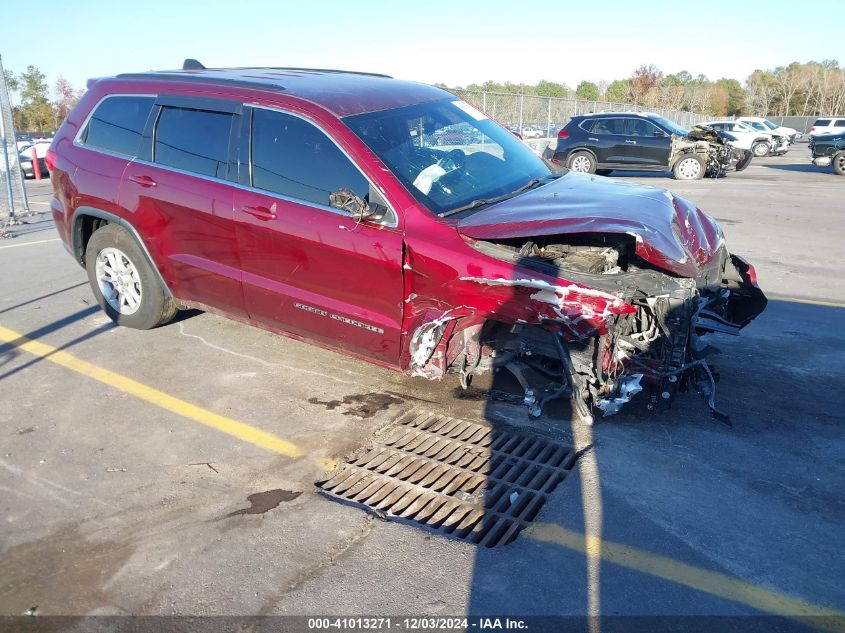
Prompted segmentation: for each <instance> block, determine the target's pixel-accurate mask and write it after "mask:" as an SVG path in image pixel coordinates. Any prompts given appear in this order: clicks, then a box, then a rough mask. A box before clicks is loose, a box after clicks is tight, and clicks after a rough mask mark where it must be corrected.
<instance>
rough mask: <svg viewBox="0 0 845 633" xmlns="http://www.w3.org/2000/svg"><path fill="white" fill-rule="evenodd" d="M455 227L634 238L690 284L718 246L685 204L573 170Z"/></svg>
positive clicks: (640, 251)
mask: <svg viewBox="0 0 845 633" xmlns="http://www.w3.org/2000/svg"><path fill="white" fill-rule="evenodd" d="M458 228H459V230H460V231H461V232H462V233H463V234H465V235H468V236H470V237H473V238H477V239H484V240H490V239H502V238H510V237H533V236H538V235H561V234H572V233H618V234H628V235H633V236H635V238H636V240H637V245H636V252H637V255H639V256H640V257H642V258H643V259H645V260H646V261H648V262H650V263H652V264H654V265H655V266H657V267H659V268H662V269H665V270H668V271H670V272H673V273H675V274H676V275H679V276H682V277H692V278H696V277H698V275H699V273H700V270H701V268H702V267H704V266H706V265H707V264H709V263H710V262H711V261H712V260H713V258H714V257H715V256H716V255H717V254H718V253H719V251H720V250H722V249H723V248H724V237H723V235H722V232H721V230H720V229H719V227H718V225H717V224H716V223H715V222H714V221H713V220H712V219H711V218H710V217H709V216H708V215H707V214H705V213H704V212H702V211H700V210H698V209H696V208H695V206H694V205H692V204H690V203H689V202H687V201H686V200H684V199H683V198H679V197H677V196H673V195H672V194H670V193H669V192H668V191H666V190H664V189H655V188H654V187H648V186H645V185H637V184H632V183H627V182H623V181H619V180H612V179H610V178H601V177H595V176H587V175H582V174H578V173H575V172H569V173H567V174H565V175H564V176H563V177H561V178H559V179H558V180H556V181H554V182H552V183H550V184H548V185H545V186H544V187H540V188H538V189H535V190H533V191H528V192H526V193H524V194H522V195H521V196H518V197H516V198H512V199H510V200H505V201H504V202H500V203H498V204H495V205H492V206H490V207H487V208H485V209H482V210H480V211H478V212H476V213H473V214H472V215H470V216H469V217H467V218H466V219H464V220H461V221H460V222H459V223H458Z"/></svg>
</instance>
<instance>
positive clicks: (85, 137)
mask: <svg viewBox="0 0 845 633" xmlns="http://www.w3.org/2000/svg"><path fill="white" fill-rule="evenodd" d="M154 103H155V97H129V96H127V97H108V98H106V99H104V100H103V101H102V102H100V104H99V105H98V106H97V108H96V109H95V110H94V112H93V114H92V115H91V118H90V119H89V120H88V125H86V126H85V129H84V130H83V132H82V135H81V136H80V137H79V141H80V142H81V143H82V144H83V145H86V146H88V147H98V148H100V149H104V150H107V151H109V152H114V153H116V154H123V155H126V156H135V155H136V154H137V153H138V147H139V146H140V144H141V135H142V134H143V132H144V126H145V125H146V124H147V117H149V115H150V111H151V110H152V109H153V104H154Z"/></svg>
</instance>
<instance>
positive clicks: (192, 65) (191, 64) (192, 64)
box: [182, 58, 205, 70]
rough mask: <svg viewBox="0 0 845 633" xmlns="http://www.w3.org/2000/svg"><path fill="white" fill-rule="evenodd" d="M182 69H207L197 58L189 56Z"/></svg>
mask: <svg viewBox="0 0 845 633" xmlns="http://www.w3.org/2000/svg"><path fill="white" fill-rule="evenodd" d="M182 70H205V66H203V65H202V64H200V63H199V62H198V61H197V60H195V59H190V58H188V59H186V60H185V63H184V64H182Z"/></svg>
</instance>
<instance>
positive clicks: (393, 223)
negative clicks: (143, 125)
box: [73, 92, 399, 229]
mask: <svg viewBox="0 0 845 633" xmlns="http://www.w3.org/2000/svg"><path fill="white" fill-rule="evenodd" d="M112 97H150V98H152V99H153V100H155V99H157V98H158V93H147V92H144V93H122V92H121V93H114V94H108V95H105V96H103V97H102V98H101V99H100V100H99V101H97V103H96V104H95V105H94V107H93V108H91V111H90V112H89V113H88V116H86V117H85V120H84V121H83V123H82V125H80V126H79V131H77V133H76V136H74V139H73V145H74V147H78V148H80V149H84V150H87V151H89V152H97V153H98V154H105V155H107V156H113V157H115V158H123V159H128V162H130V163H138V164H141V165H148V166H150V167H156V168H158V169H164V170H167V171H172V172H174V173H178V174H184V175H186V176H193V177H194V178H200V179H202V180H208V181H210V182H216V183H220V184H224V185H230V186H232V187H235V188H237V189H240V190H242V191H249V192H251V193H258V194H261V195H264V196H269V197H273V198H279V199H280V200H284V201H285V202H292V203H295V204H301V205H303V206H306V207H310V208H312V209H318V210H320V211H329V212H330V213H333V214H335V215H339V216H341V217H344V218H351V217H352V215H351V214H349V213H347V212H345V211H341V210H340V209H335V208H334V207H330V206H328V205H321V204H317V203H315V202H310V201H308V200H301V199H299V198H293V197H290V196H285V195H282V194H280V193H275V192H272V191H267V190H266V189H259V188H257V187H252V186H248V185H242V184H240V183H238V182H233V181H231V180H225V179H223V178H215V177H213V176H206V175H203V174H197V173H194V172H192V171H187V170H185V169H179V168H178V167H171V166H169V165H162V164H161V163H155V162H152V161H148V160H143V159H141V158H138V157H137V156H133V155H131V154H120V153H118V152H113V151H111V150H107V149H104V148H102V147H95V146H92V145H86V144H84V143H81V142H80V141H79V137H80V136H81V135H82V132H83V131H84V130H85V129H86V128H87V127H88V123H89V121H90V120H91V117H92V116H93V115H94V112H96V111H97V108H99V107H100V105H101V104H102V103H103V101H105V100H106V99H111V98H112ZM243 104H244V105H245V106H249V107H251V108H260V109H263V110H271V111H274V112H280V113H282V114H288V115H290V116H294V117H297V118H299V119H302V120H303V121H305V122H307V123H310V124H311V125H313V126H314V127H316V128H317V129H318V130H320V131H321V132H322V133H323V134H325V135H326V137H327V138H328V139H329V140H330V141H331V142H332V143H334V145H335V146H336V147H337V148H338V149H339V150H340V151H341V152H342V153H343V155H344V156H346V158H347V160H349V162H350V163H352V166H353V167H355V169H357V170H358V172H359V173H360V174H361V176H362V177H363V178H364V179H365V180H366V181H367V182H368V183H369V184H370V186H371V187H373V188H375V190H376V191H378V192H379V193H380V194H381V197H382V198H383V199H384V201H385V202H386V203H387V209H388V212H389V216H388V217H389V218H390V220H389V221H388V220H387V219H385V220H384V221H382V222H372V223H371V224H374V225H376V226H383V227H385V228H389V229H395V228H398V226H399V214H398V213H396V209H395V208H394V207H393V205H392V204H391V202H390V200H389V198H388V196H387V195H386V194H385V192H384V190H382V188H381V187H378V186H377V185H376V184H375V183H374V182H373V181H372V180H371V179H370V178H369V177H368V176H367V175H366V174H365V173H364V172H363V171H362V170H361V168H360V167H359V166H358V163H357V162H355V161H354V160H353V159H352V157H351V156H350V155H349V153H348V152H347V151H346V150H345V149H343V147H341V146H340V145H338V143H337V141H336V140H335V139H334V138H333V137H332V135H331V134H329V133H328V132H327V131H326V130H325V129H324V128H323V127H322V126H321V125H319V124H317V123H316V122H314V121H312V120H311V119H309V118H307V117H305V116H302V115H300V114H297V113H295V112H291V111H290V110H284V109H281V108H277V107H270V106H265V105H261V104H258V103H252V102H246V101H244V102H243ZM157 124H158V120H156V123H155V124H154V125H153V137H154V136H155V127H156V125H157ZM251 133H252V128H251V126H250V134H251ZM251 152H252V143H250V153H251ZM250 158H251V157H250ZM240 162H241V163H242V162H243V161H240ZM248 164H249V165H250V169H251V168H252V161H251V160H249V161H248ZM250 180H252V178H251V177H250Z"/></svg>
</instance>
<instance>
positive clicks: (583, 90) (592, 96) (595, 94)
mask: <svg viewBox="0 0 845 633" xmlns="http://www.w3.org/2000/svg"><path fill="white" fill-rule="evenodd" d="M575 94H576V95H577V96H578V98H579V99H584V100H585V101H598V99H599V87H598V86H597V85H596V84H594V83H593V82H592V81H582V82H581V83H580V84H578V87H577V88H576V89H575Z"/></svg>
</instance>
